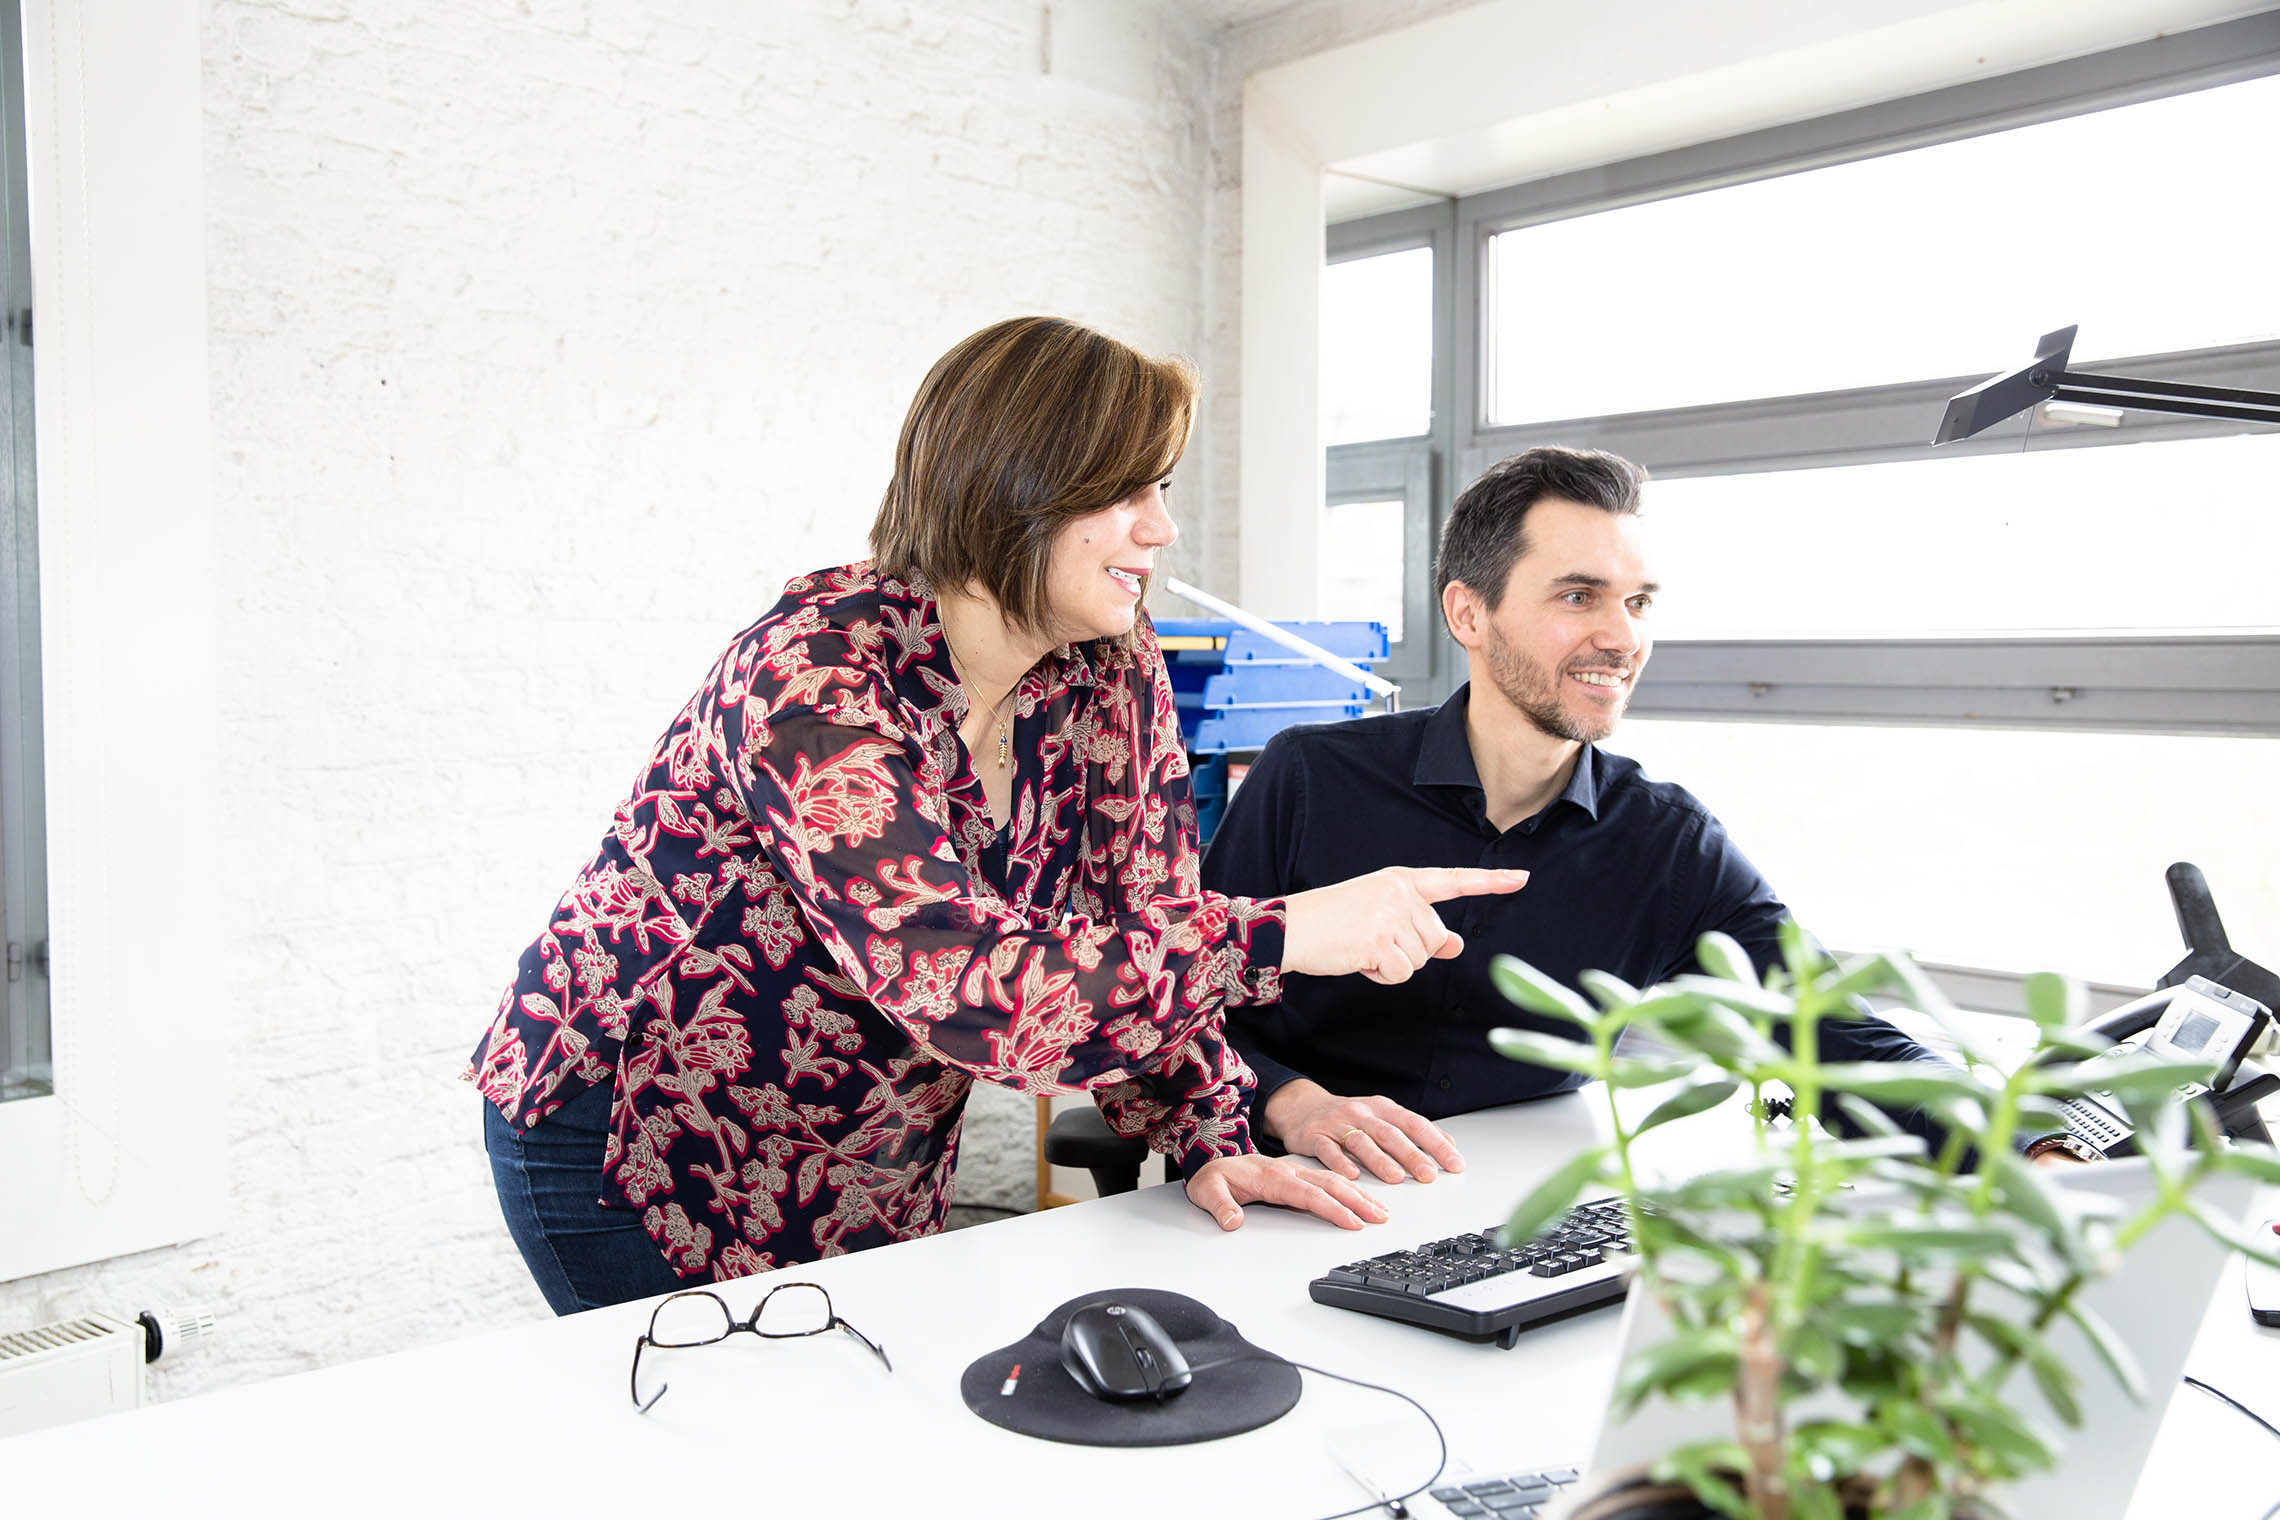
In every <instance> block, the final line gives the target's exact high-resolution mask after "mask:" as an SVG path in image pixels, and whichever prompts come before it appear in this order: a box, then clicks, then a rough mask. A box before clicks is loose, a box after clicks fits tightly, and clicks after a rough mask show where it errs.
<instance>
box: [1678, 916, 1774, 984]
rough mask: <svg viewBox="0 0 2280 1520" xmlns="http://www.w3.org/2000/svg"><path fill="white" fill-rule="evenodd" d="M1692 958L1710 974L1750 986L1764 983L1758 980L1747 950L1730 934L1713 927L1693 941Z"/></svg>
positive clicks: (1755, 968)
mask: <svg viewBox="0 0 2280 1520" xmlns="http://www.w3.org/2000/svg"><path fill="white" fill-rule="evenodd" d="M1694 958H1695V960H1697V961H1698V962H1700V963H1701V966H1702V969H1703V970H1704V971H1706V972H1708V973H1709V974H1710V975H1712V976H1717V977H1724V978H1725V979H1726V980H1727V981H1729V982H1741V983H1744V984H1745V985H1747V986H1751V987H1758V986H1763V985H1764V984H1763V983H1762V982H1760V981H1759V980H1758V973H1757V967H1756V966H1755V965H1753V964H1751V961H1750V956H1749V952H1748V951H1746V950H1744V949H1743V948H1742V946H1741V942H1740V941H1739V940H1737V939H1735V938H1734V937H1733V936H1732V935H1730V934H1721V933H1720V932H1719V931H1717V930H1716V929H1713V930H1711V931H1710V932H1709V933H1708V934H1705V935H1703V936H1702V937H1701V938H1700V939H1698V940H1696V941H1695V942H1694Z"/></svg>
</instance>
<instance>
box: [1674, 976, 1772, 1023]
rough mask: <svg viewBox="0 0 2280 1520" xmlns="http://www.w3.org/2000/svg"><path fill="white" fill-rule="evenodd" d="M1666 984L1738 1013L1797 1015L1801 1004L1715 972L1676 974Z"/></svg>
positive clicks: (1770, 1015)
mask: <svg viewBox="0 0 2280 1520" xmlns="http://www.w3.org/2000/svg"><path fill="white" fill-rule="evenodd" d="M1664 985H1665V986H1668V987H1671V988H1674V989H1676V990H1677V991H1680V992H1691V993H1693V994H1694V995H1695V996H1697V997H1702V998H1708V999H1709V1000H1710V1001H1711V1002H1713V1003H1717V1004H1719V1005H1721V1006H1722V1007H1726V1008H1731V1009H1733V1010H1735V1011H1736V1012H1737V1013H1756V1014H1763V1015H1765V1016H1767V1017H1769V1018H1776V1019H1786V1018H1794V1017H1795V1016H1796V1013H1797V1004H1796V1003H1795V1002H1794V1001H1793V1000H1791V999H1790V998H1787V997H1785V996H1783V995H1782V994H1781V993H1778V992H1770V991H1767V990H1766V989H1765V988H1762V987H1756V986H1752V985H1751V984H1749V983H1747V982H1727V981H1721V980H1719V979H1718V978H1716V977H1712V976H1674V977H1672V978H1671V979H1670V980H1669V981H1668V982H1667V983H1665V984H1664Z"/></svg>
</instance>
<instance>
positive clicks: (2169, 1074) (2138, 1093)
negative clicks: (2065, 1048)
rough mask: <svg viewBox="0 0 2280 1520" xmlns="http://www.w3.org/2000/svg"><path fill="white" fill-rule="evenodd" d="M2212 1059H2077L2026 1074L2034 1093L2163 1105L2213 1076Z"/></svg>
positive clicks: (2214, 1065)
mask: <svg viewBox="0 0 2280 1520" xmlns="http://www.w3.org/2000/svg"><path fill="white" fill-rule="evenodd" d="M2216 1070H2217V1066H2216V1063H2215V1062H2214V1061H2161V1060H2154V1059H2151V1058H2149V1057H2137V1056H2129V1057H2124V1058H2122V1059H2119V1060H2111V1061H2098V1062H2096V1063H2091V1062H2080V1061H2078V1062H2076V1063H2074V1064H2073V1065H2071V1066H2045V1067H2039V1068H2037V1069H2035V1070H2033V1071H2030V1072H2028V1073H2027V1085H2028V1086H2029V1088H2031V1089H2032V1090H2033V1091H2035V1092H2041V1093H2054V1094H2065V1095H2075V1094H2080V1093H2086V1092H2109V1093H2112V1094H2113V1095H2114V1096H2115V1097H2117V1098H2119V1099H2121V1100H2122V1101H2123V1102H2125V1103H2128V1102H2132V1101H2145V1100H2150V1101H2156V1102H2160V1103H2164V1104H2166V1103H2167V1102H2168V1101H2169V1099H2170V1095H2171V1094H2173V1093H2175V1092H2176V1091H2177V1089H2178V1088H2180V1087H2182V1086H2184V1085H2185V1084H2186V1083H2188V1082H2206V1081H2207V1080H2208V1079H2209V1078H2210V1077H2212V1076H2214V1075H2216Z"/></svg>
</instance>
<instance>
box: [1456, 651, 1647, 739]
mask: <svg viewBox="0 0 2280 1520" xmlns="http://www.w3.org/2000/svg"><path fill="white" fill-rule="evenodd" d="M1482 653H1483V654H1484V655H1485V656H1486V657H1487V660H1488V674H1489V679H1491V680H1493V681H1494V682H1496V689H1497V690H1498V691H1500V692H1502V693H1503V694H1504V700H1505V701H1507V702H1510V703H1511V704H1512V705H1513V706H1514V707H1516V708H1518V709H1519V710H1520V714H1521V716H1522V717H1524V718H1526V719H1527V720H1528V721H1529V722H1530V723H1531V724H1533V725H1535V728H1536V731H1537V732H1539V733H1543V734H1548V735H1550V736H1551V737H1552V738H1554V739H1565V740H1568V741H1570V742H1572V743H1576V744H1597V743H1598V742H1599V741H1600V740H1602V739H1604V738H1606V737H1607V736H1608V735H1609V734H1611V733H1613V732H1615V723H1616V720H1618V719H1619V718H1621V717H1622V716H1623V707H1622V704H1620V703H1618V704H1617V705H1616V707H1615V708H1614V710H1613V711H1611V712H1606V713H1597V712H1586V713H1574V712H1570V711H1569V710H1568V708H1567V707H1566V706H1565V705H1564V704H1563V703H1562V702H1561V701H1560V683H1561V681H1563V680H1564V679H1565V677H1563V676H1560V675H1556V674H1552V673H1549V672H1547V671H1546V670H1545V669H1544V667H1543V666H1541V665H1539V664H1537V663H1536V662H1535V661H1534V660H1531V659H1529V658H1528V657H1527V656H1526V655H1523V654H1521V653H1520V652H1518V651H1517V650H1515V649H1514V648H1513V647H1512V646H1511V645H1510V644H1508V643H1506V642H1505V640H1504V636H1503V635H1502V634H1500V633H1498V632H1497V631H1496V630H1495V628H1493V627H1491V628H1490V629H1489V630H1488V642H1487V643H1486V644H1484V645H1483V646H1482ZM1579 668H1581V669H1588V670H1605V671H1608V672H1609V673H1610V674H1614V675H1626V674H1628V673H1629V667H1627V666H1616V665H1591V666H1583V667H1579Z"/></svg>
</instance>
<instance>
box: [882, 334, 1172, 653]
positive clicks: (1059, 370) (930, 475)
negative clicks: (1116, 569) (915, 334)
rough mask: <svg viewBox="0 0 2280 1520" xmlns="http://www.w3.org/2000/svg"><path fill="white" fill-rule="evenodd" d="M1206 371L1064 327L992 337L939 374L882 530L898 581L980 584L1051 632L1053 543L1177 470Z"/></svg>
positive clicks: (907, 424) (970, 342) (959, 352)
mask: <svg viewBox="0 0 2280 1520" xmlns="http://www.w3.org/2000/svg"><path fill="white" fill-rule="evenodd" d="M1195 403H1196V379H1195V372H1194V371H1193V370H1192V369H1190V368H1189V367H1188V366H1187V365H1186V363H1184V362H1183V361H1180V360H1177V359H1151V358H1149V357H1148V356H1147V355H1145V354H1142V353H1139V352H1136V351H1135V350H1133V349H1131V348H1128V347H1126V346H1125V345H1124V344H1122V343H1119V342H1117V341H1116V340H1115V339H1114V338H1110V337H1106V336H1104V335H1103V334H1100V333H1097V332H1094V331H1093V330H1092V329H1090V328H1088V327H1080V326H1078V325H1077V324H1076V323H1074V322H1066V321H1063V320H1061V319H1060V318H1058V317H1015V318H1013V319H1012V320H1010V321H1006V322H999V323H997V324H995V325H994V326H990V327H985V328H983V329H982V330H981V331H980V332H978V333H975V334H974V335H973V336H972V337H970V338H966V339H964V340H963V341H961V342H960V343H959V344H958V345H957V346H956V347H955V348H952V349H951V350H950V352H948V353H946V354H944V355H943V356H942V357H941V359H940V360H938V361H937V362H936V363H935V366H934V368H933V369H932V370H930V371H929V372H928V373H927V376H926V379H925V381H924V382H923V383H922V384H921V385H920V386H919V388H918V395H917V396H916V398H914V399H913V400H912V402H911V404H910V415H909V416H908V417H906V418H904V419H903V427H902V437H901V438H900V439H899V440H898V441H897V442H896V444H895V473H894V479H893V480H892V481H890V482H889V483H888V485H887V494H886V497H885V499H883V500H882V501H881V502H880V503H879V515H878V518H877V519H876V520H875V521H874V522H873V523H872V524H871V556H872V558H873V559H874V560H875V561H876V562H877V565H878V568H879V570H880V571H881V572H882V573H884V574H888V575H898V576H905V577H909V576H917V577H921V578H923V579H924V580H925V581H926V582H928V583H929V584H930V585H932V586H933V587H935V588H936V589H937V590H938V591H949V590H956V589H959V588H962V587H965V586H968V585H973V586H978V587H980V588H981V589H983V590H985V591H987V592H988V593H989V594H990V595H991V596H992V597H994V598H995V599H996V600H997V604H998V606H999V607H1000V608H1002V609H1003V610H1004V612H1005V615H1006V617H1007V618H1008V620H1010V621H1012V622H1015V623H1018V624H1021V625H1023V626H1025V627H1029V628H1033V629H1041V628H1044V627H1046V626H1047V625H1048V624H1049V623H1050V621H1051V616H1052V608H1050V607H1049V606H1047V605H1046V571H1047V566H1048V562H1049V560H1050V559H1051V555H1052V548H1053V537H1054V535H1055V534H1056V533H1058V532H1059V531H1060V528H1061V526H1062V524H1064V523H1066V522H1068V521H1069V520H1070V519H1072V518H1077V517H1082V516H1084V515H1085V514H1087V513H1089V512H1097V511H1099V510H1100V509H1101V508H1102V507H1106V506H1112V505H1114V504H1115V503H1117V502H1120V501H1122V500H1124V499H1125V498H1126V497H1127V496H1130V495H1131V494H1132V493H1133V492H1135V491H1137V490H1139V489H1141V488H1142V487H1143V486H1146V485H1147V484H1149V483H1150V482H1151V481H1157V480H1161V479H1163V478H1164V477H1165V476H1166V475H1168V474H1169V473H1171V469H1172V466H1173V465H1174V464H1176V463H1178V461H1179V458H1180V455H1181V454H1183V453H1184V452H1186V450H1187V442H1188V434H1189V432H1190V431H1191V430H1192V429H1193V428H1194V426H1195Z"/></svg>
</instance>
